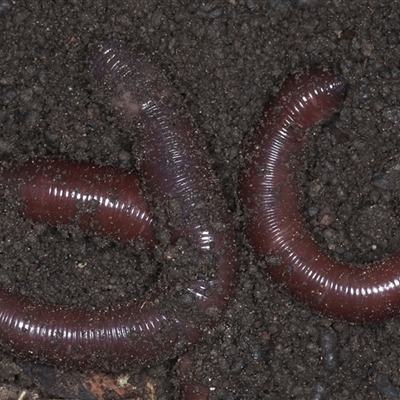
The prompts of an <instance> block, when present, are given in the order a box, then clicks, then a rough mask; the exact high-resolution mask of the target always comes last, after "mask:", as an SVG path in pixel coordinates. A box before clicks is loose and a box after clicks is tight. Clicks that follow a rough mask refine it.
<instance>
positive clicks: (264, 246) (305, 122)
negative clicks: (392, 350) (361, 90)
mask: <svg viewBox="0 0 400 400" xmlns="http://www.w3.org/2000/svg"><path fill="white" fill-rule="evenodd" d="M344 87H345V85H344V83H343V80H342V78H341V77H340V76H339V75H337V74H335V73H333V72H330V71H323V70H321V69H312V70H310V71H309V72H305V73H303V74H301V75H299V76H291V77H289V78H288V79H287V80H286V81H285V82H284V84H283V86H282V88H281V90H280V92H279V93H278V95H277V96H276V97H275V98H274V99H273V100H272V101H271V102H269V103H268V104H267V106H266V108H265V110H264V112H263V115H262V118H261V121H260V123H259V124H258V127H257V128H256V130H255V131H254V133H253V135H252V136H251V138H250V139H249V141H248V145H247V148H246V149H245V151H244V157H245V159H246V161H245V165H244V168H243V172H242V177H241V184H240V195H241V197H242V200H243V205H244V208H245V210H246V215H247V220H246V228H245V230H246V235H247V237H248V238H249V241H250V244H251V245H252V246H253V247H254V249H255V251H256V253H258V255H259V256H261V257H263V258H264V259H265V260H266V261H267V264H269V265H268V266H267V268H266V271H267V273H268V274H269V275H270V276H271V277H272V279H273V281H275V282H277V283H279V284H280V285H282V286H283V287H284V288H285V289H286V290H287V291H288V292H289V293H290V294H291V295H292V296H293V297H294V298H296V299H298V300H300V301H301V302H304V303H306V304H308V305H309V306H310V307H311V308H312V309H315V310H317V311H319V312H320V313H322V314H325V315H328V316H332V317H335V318H339V319H344V320H347V321H352V322H367V321H375V320H381V319H384V318H388V317H391V316H394V315H396V314H398V313H399V308H400V252H398V253H396V254H394V255H392V256H391V257H388V258H386V259H384V260H382V261H381V262H376V263H373V264H371V265H368V266H363V267H357V266H356V265H347V264H344V263H343V262H340V261H337V260H335V259H333V258H332V257H330V256H328V255H327V254H326V253H325V252H324V251H323V250H322V248H321V247H320V246H319V245H318V244H317V243H316V242H315V240H314V239H313V238H312V237H311V235H310V233H309V232H308V231H307V229H306V227H305V224H304V221H303V218H302V216H301V212H300V210H299V193H298V192H299V188H298V186H297V183H296V176H297V175H296V171H297V168H298V163H296V162H295V161H294V159H295V158H296V157H299V155H300V154H301V152H302V151H303V147H304V143H305V139H306V133H307V130H308V129H309V128H310V127H312V126H313V125H315V124H317V123H320V122H322V121H324V120H326V119H327V118H329V117H330V116H331V115H332V114H333V113H334V112H335V111H337V110H338V107H339V106H340V104H341V102H342V99H343V97H344Z"/></svg>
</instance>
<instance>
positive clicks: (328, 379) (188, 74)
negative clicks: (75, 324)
mask: <svg viewBox="0 0 400 400" xmlns="http://www.w3.org/2000/svg"><path fill="white" fill-rule="evenodd" d="M123 3H126V4H123ZM399 10H400V3H399V2H398V1H393V0H392V1H387V0H385V1H379V2H378V1H376V0H371V1H368V2H367V1H362V0H357V1H348V2H345V1H339V0H335V1H325V2H322V1H316V0H315V1H313V0H311V1H306V0H298V1H295V0H293V1H289V0H263V1H257V0H225V1H222V0H219V1H207V2H203V1H202V2H200V1H193V0H191V1H185V0H182V1H174V0H169V1H163V2H161V1H151V0H150V1H149V0H140V1H127V2H112V1H106V0H96V1H77V0H74V1H70V2H63V1H59V0H58V1H52V2H49V1H39V0H36V1H34V0H32V1H18V2H13V1H11V0H0V123H1V127H0V135H1V136H0V160H1V162H2V163H3V165H7V164H8V163H9V162H10V161H11V160H14V159H16V160H22V159H26V158H28V157H32V156H38V155H41V156H62V157H65V158H73V159H77V160H93V161H95V162H97V163H103V164H111V165H115V166H119V167H123V168H128V169H129V168H132V166H133V165H134V161H135V160H134V155H133V154H132V152H131V148H132V146H133V143H132V141H131V137H130V135H129V134H127V132H125V131H124V130H122V129H120V128H119V127H118V124H117V123H116V121H115V118H114V116H113V114H112V112H111V111H110V108H109V106H108V104H103V103H102V99H101V97H100V96H99V95H98V93H95V92H94V87H95V85H96V84H95V82H94V79H93V77H92V75H91V72H90V68H89V63H88V60H89V55H88V54H89V50H90V47H91V45H92V44H93V43H96V42H98V41H99V40H101V39H103V38H105V37H113V38H117V39H121V40H124V41H128V42H132V43H134V44H135V45H137V46H138V47H139V48H140V49H141V50H144V51H145V52H147V53H148V54H149V55H150V56H151V57H152V59H153V60H154V62H155V63H157V64H159V65H160V66H161V67H162V68H163V69H164V70H165V71H166V73H167V75H168V77H169V78H170V79H171V81H172V82H173V84H174V85H175V86H176V87H177V88H178V89H179V91H180V93H181V94H182V99H183V101H184V102H185V103H186V105H187V107H188V108H189V110H190V112H191V113H192V115H193V118H194V120H195V123H196V125H197V127H198V128H199V131H200V132H201V134H202V135H204V138H205V140H206V142H207V144H208V150H209V153H210V157H211V158H212V161H213V165H214V168H215V171H216V173H217V175H218V178H219V179H220V181H221V185H222V186H223V189H224V193H225V195H226V198H227V201H228V203H229V205H230V208H231V210H232V211H233V213H234V216H235V221H236V227H237V233H238V242H239V244H240V258H241V263H240V270H239V273H238V277H237V281H236V287H235V290H234V295H233V297H232V301H231V303H230V306H229V308H228V310H227V311H226V313H225V315H224V316H223V318H222V320H221V321H220V323H219V324H218V325H217V326H216V327H215V329H214V330H213V331H211V332H209V333H208V334H206V335H205V337H204V339H203V340H202V342H201V343H199V344H198V345H197V346H196V347H195V348H194V349H193V353H191V357H192V359H193V360H194V362H193V364H194V365H193V367H194V371H193V373H194V376H195V379H196V380H197V381H199V382H203V383H205V384H207V385H210V386H214V387H216V388H217V390H216V391H215V398H218V399H313V400H317V399H318V400H321V399H397V398H399V397H400V373H399V372H400V336H399V332H400V318H394V319H392V320H389V321H387V322H383V323H376V324H368V325H351V324H348V323H346V322H339V321H334V320H331V319H328V318H324V317H321V316H318V315H316V314H315V313H313V312H311V311H309V310H308V309H307V308H305V307H303V306H302V305H301V304H298V303H296V302H294V301H293V300H292V299H291V298H290V297H289V296H288V295H286V294H285V293H284V292H282V291H280V290H279V288H278V287H276V286H274V285H272V284H271V282H270V281H269V280H268V278H267V277H266V275H265V273H264V272H263V268H262V267H261V266H260V265H259V263H258V262H257V260H256V259H255V257H254V255H253V254H252V252H251V251H250V250H249V248H248V247H247V246H246V244H245V242H244V240H243V236H242V231H241V221H242V215H241V210H240V208H239V207H238V199H237V195H236V183H237V175H238V170H239V168H240V164H241V148H242V141H243V138H244V137H245V136H246V135H247V134H248V132H249V131H251V129H252V127H253V126H254V124H255V122H256V121H257V118H258V116H259V114H260V112H261V110H262V106H263V103H264V102H265V101H266V100H267V99H268V97H269V96H271V95H273V94H274V93H276V92H277V90H278V89H279V86H280V84H281V83H282V81H283V80H284V79H285V77H287V76H288V75H289V74H292V73H297V72H300V71H302V70H304V69H305V68H308V67H310V66H313V65H323V66H328V67H331V68H334V69H336V70H337V71H339V72H340V73H342V75H343V76H344V78H345V80H346V81H347V82H348V93H347V97H346V101H345V103H344V105H343V108H342V110H341V112H340V115H339V116H338V117H336V118H334V119H333V120H332V121H330V123H328V124H326V125H325V126H324V127H320V128H318V129H317V130H315V131H314V132H313V133H314V134H313V135H310V140H309V146H308V149H307V155H306V160H307V161H306V162H307V165H308V169H307V172H306V173H305V174H304V180H303V183H302V186H301V190H302V193H303V204H302V207H303V210H304V217H305V219H306V221H307V223H308V227H309V229H310V231H311V232H312V234H313V235H314V237H315V238H316V239H317V241H318V242H319V243H320V244H321V246H323V247H324V248H325V249H326V250H327V251H329V252H330V253H331V255H332V256H333V257H336V258H338V259H342V260H344V261H346V262H354V263H356V262H357V263H363V264H365V263H368V262H371V261H374V260H378V259H382V258H384V257H385V256H387V255H388V254H391V253H393V252H394V251H398V250H399V249H400V226H399V225H400V212H399V208H398V205H399V203H400V195H399V192H398V190H397V186H398V184H399V182H400V172H399V171H400V167H399V166H400V133H399V124H400V69H399V67H400V15H399V12H400V11H399ZM1 207H2V208H3V213H2V216H1V219H2V222H1V226H2V232H1V236H0V283H1V285H2V287H4V288H7V289H9V290H12V291H14V292H17V293H21V294H23V295H26V296H30V297H32V298H35V299H39V300H40V301H44V302H50V303H52V304H65V305H70V306H77V305H81V306H87V307H91V306H94V305H96V306H106V305H109V304H117V303H118V302H121V301H125V300H126V299H128V298H132V297H135V296H136V295H138V294H140V293H141V292H142V290H143V288H142V285H146V279H147V278H146V276H143V273H142V270H141V266H142V265H143V264H145V263H146V256H145V255H140V254H138V253H136V252H135V251H136V250H137V249H135V248H134V247H131V246H129V245H126V244H121V243H116V242H113V241H111V240H109V239H106V238H99V237H94V236H91V235H87V234H85V233H83V232H81V231H80V230H79V229H78V228H76V227H73V226H72V227H65V226H57V227H49V226H46V225H43V224H32V223H31V222H30V221H27V220H24V219H23V218H21V217H20V216H19V214H18V205H16V204H14V203H13V202H10V199H9V198H7V193H3V195H2V204H1ZM132 260H135V262H134V263H133V264H134V265H133V266H132ZM135 266H136V268H135ZM78 267H83V268H78ZM133 282H137V283H136V284H133ZM132 287H134V289H132ZM177 365H178V360H177V359H174V360H170V361H169V362H166V363H165V364H162V365H158V366H153V367H150V368H139V367H138V368H135V369H134V370H130V371H126V372H125V375H124V376H125V377H127V379H128V378H129V384H130V389H129V396H130V397H129V396H128V395H126V396H128V397H127V398H135V399H136V398H138V399H153V400H154V399H158V400H161V399H164V400H166V399H177V398H179V395H178V393H179V375H178V372H177ZM60 371H61V372H60ZM83 372H84V373H87V374H88V373H89V372H88V371H83ZM50 373H51V376H52V379H53V380H52V384H48V383H47V384H44V382H43V380H41V378H40V376H41V375H40V373H39V372H38V371H37V368H36V366H34V365H30V364H28V363H27V362H26V361H25V360H18V359H13V357H12V356H10V355H9V354H8V353H6V354H4V355H3V354H2V355H1V356H0V398H1V399H3V398H4V399H17V398H18V396H19V395H20V394H21V393H23V391H26V394H25V397H24V399H34V398H53V397H57V398H79V399H83V398H89V397H84V394H82V393H83V392H82V391H81V392H79V391H77V392H73V391H72V389H70V392H68V390H64V392H62V391H61V389H60V390H59V391H57V388H60V387H63V388H64V389H65V387H67V388H68V384H71V382H69V383H68V382H65V377H68V376H69V375H68V373H69V372H68V371H63V370H60V369H57V370H50ZM110 377H115V376H114V375H110ZM120 378H121V377H120ZM63 379H64V381H63ZM71 379H72V378H71ZM107 379H108V378H107V376H103V381H104V382H106V381H107ZM118 382H120V380H119V381H118ZM72 386H73V385H72V384H71V386H70V387H71V388H72ZM49 387H50V388H49ZM125 390H126V392H128V389H126V388H125ZM92 392H94V390H93V388H92ZM118 393H119V394H118ZM121 393H122V392H118V390H117V389H115V390H114V391H113V390H112V389H110V390H109V393H108V394H105V395H104V398H114V399H115V398H123V396H124V394H121ZM87 396H88V395H87ZM93 396H94V395H93ZM118 396H119V397H118ZM126 396H125V397H126ZM92 398H95V399H96V398H100V397H96V396H95V397H92Z"/></svg>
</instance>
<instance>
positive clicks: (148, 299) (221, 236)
mask: <svg viewBox="0 0 400 400" xmlns="http://www.w3.org/2000/svg"><path fill="white" fill-rule="evenodd" d="M92 66H93V69H94V72H95V75H96V76H97V77H99V78H101V79H102V81H103V82H105V83H106V84H107V85H108V86H109V87H111V92H112V94H111V103H112V105H113V106H114V107H116V108H117V109H118V111H119V114H118V115H119V117H120V120H121V123H122V124H124V126H131V125H140V127H139V129H137V133H136V142H137V147H138V151H137V154H136V157H137V159H138V160H140V162H139V168H140V169H139V172H140V176H141V183H140V185H141V187H142V188H144V189H143V190H144V192H145V193H146V195H148V197H149V198H151V199H152V202H151V205H154V204H157V206H159V205H162V206H165V208H166V209H167V211H171V209H172V208H173V209H174V210H175V209H176V208H177V207H178V208H179V210H180V214H179V215H180V218H179V221H177V222H176V224H174V223H173V222H170V223H169V224H170V225H171V226H168V232H169V234H170V236H171V241H173V242H177V241H178V240H181V241H182V240H184V241H185V243H186V244H187V246H189V247H190V248H192V249H193V254H194V256H193V263H194V264H195V267H196V268H197V264H196V262H197V259H196V257H197V258H198V259H199V260H200V261H199V264H200V263H201V272H200V271H199V273H198V274H197V276H195V277H193V276H192V275H190V278H189V277H188V276H187V275H186V279H183V278H180V277H181V276H183V277H184V276H185V271H180V273H179V274H177V275H179V276H178V277H176V278H174V279H175V281H174V280H172V281H171V282H170V285H169V287H166V286H167V285H165V284H164V285H162V284H159V285H155V287H153V288H151V289H150V290H149V291H148V293H147V294H146V295H145V296H144V297H143V298H139V299H137V300H136V301H132V302H130V303H127V304H122V305H120V306H117V307H112V308H111V307H110V308H108V309H104V310H95V311H92V310H88V309H83V308H82V309H67V308H62V307H56V306H54V307H53V306H49V305H44V304H39V303H35V302H33V301H31V300H29V299H26V298H23V297H21V296H18V295H15V294H11V293H8V292H6V291H0V340H1V342H2V343H3V344H4V345H5V346H7V347H9V348H10V349H11V350H12V351H13V352H14V353H15V354H16V355H20V356H24V357H28V358H33V359H37V360H40V361H42V362H47V363H51V364H56V365H62V366H68V365H69V366H74V367H88V368H94V369H103V370H121V369H123V368H125V367H127V366H129V365H138V364H150V363H157V362H160V361H163V360H165V359H168V358H170V357H173V356H174V355H177V354H178V353H182V351H183V349H184V347H183V348H182V345H183V346H185V345H187V344H191V343H193V342H195V341H196V340H198V338H199V337H200V334H201V327H207V326H212V325H213V324H214V323H215V320H216V318H217V317H218V315H219V314H220V311H222V310H223V309H224V308H225V307H226V305H227V302H228V299H229V297H230V293H231V290H232V285H233V280H234V276H235V265H236V259H235V257H236V255H235V254H236V248H235V242H234V234H233V229H232V226H231V224H230V216H229V213H228V210H227V206H226V204H225V201H224V199H223V196H222V193H221V191H220V189H219V186H218V183H217V180H216V178H215V176H214V174H213V172H212V170H211V167H210V165H209V163H208V162H207V161H206V159H207V157H205V155H204V154H203V152H202V151H201V150H200V149H201V146H200V144H199V138H198V134H197V132H196V130H195V128H194V126H193V123H192V120H191V117H190V116H189V115H188V113H187V111H186V110H185V109H184V108H182V106H181V101H180V98H179V97H180V96H179V94H178V93H176V91H175V90H174V89H173V88H172V87H171V86H170V84H169V82H168V81H167V79H166V77H165V76H164V74H163V73H162V72H160V71H159V70H158V69H157V68H156V67H155V66H153V65H152V64H151V62H150V61H149V60H148V58H147V57H146V56H144V55H142V54H139V53H137V52H135V51H134V50H133V49H132V48H131V47H129V46H127V45H125V44H122V43H120V42H115V41H106V42H104V43H102V44H101V45H99V46H98V47H97V48H96V51H95V53H94V55H93V58H92ZM3 177H4V179H5V180H6V181H8V182H10V183H11V184H12V185H14V186H16V188H17V190H18V193H19V195H20V197H21V202H22V204H23V207H24V211H25V214H26V215H27V216H28V217H30V218H33V219H34V220H39V221H42V222H51V223H57V222H76V223H77V224H78V225H79V226H81V227H83V228H85V229H90V230H92V231H94V232H97V233H105V234H109V235H111V236H113V237H116V238H121V239H125V240H129V239H132V238H135V237H138V236H140V237H141V238H143V240H144V241H146V242H147V243H149V244H152V243H153V242H154V241H155V234H154V229H153V219H152V218H151V217H150V214H149V209H148V206H147V203H146V201H145V200H144V199H143V197H142V195H141V191H140V188H139V182H138V178H137V177H136V176H135V175H134V174H132V173H127V172H121V171H118V170H116V169H114V168H111V167H95V166H93V165H91V164H85V163H76V162H67V161H62V160H43V159H38V160H30V161H27V162H26V163H24V164H22V165H16V166H13V167H11V168H10V169H9V170H5V171H4V172H3ZM93 202H94V203H95V204H96V207H95V208H94V210H92V211H91V212H87V211H85V210H86V206H87V205H88V204H89V203H93ZM171 204H173V206H171ZM92 208H93V207H92ZM205 260H206V261H205ZM178 267H179V266H178ZM178 267H177V268H178ZM188 269H189V268H188ZM199 269H200V267H199ZM176 298H178V299H179V301H176V300H175V299H176ZM174 300H175V302H174Z"/></svg>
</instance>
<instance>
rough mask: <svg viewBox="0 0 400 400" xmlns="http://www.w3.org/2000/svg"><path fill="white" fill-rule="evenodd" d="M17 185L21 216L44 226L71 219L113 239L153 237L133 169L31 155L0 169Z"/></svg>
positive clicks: (151, 240) (146, 208)
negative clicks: (27, 158) (29, 157)
mask: <svg viewBox="0 0 400 400" xmlns="http://www.w3.org/2000/svg"><path fill="white" fill-rule="evenodd" d="M2 177H3V179H4V180H5V181H6V182H8V183H13V185H14V186H16V187H17V191H18V195H19V198H20V199H21V202H22V207H23V209H22V211H23V214H24V216H25V217H27V218H30V219H32V220H33V221H38V222H44V223H50V224H53V225H54V224H58V223H60V224H68V223H75V224H77V225H78V226H79V227H80V228H82V229H84V230H86V231H92V232H94V233H96V234H104V235H107V236H111V237H113V238H115V239H117V240H132V239H138V238H139V237H140V238H142V239H143V240H144V241H145V242H146V243H147V244H152V243H154V241H155V234H154V229H153V225H152V224H153V221H152V218H151V216H150V211H149V207H148V204H147V202H146V200H145V199H144V197H143V195H142V192H141V189H140V182H139V178H138V177H137V175H136V174H135V173H133V172H127V171H121V170H119V169H117V168H114V167H112V166H100V165H96V164H94V163H88V162H76V161H72V160H62V159H46V158H34V159H30V160H28V161H26V162H24V163H22V164H18V165H13V166H12V168H9V169H5V170H4V171H3V174H2Z"/></svg>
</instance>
